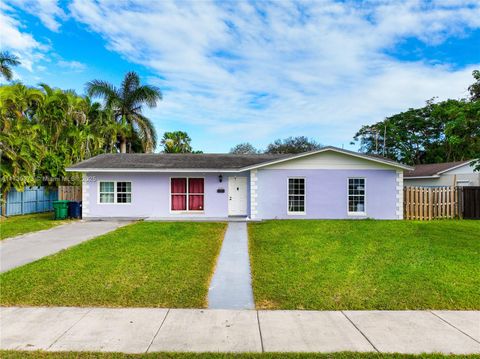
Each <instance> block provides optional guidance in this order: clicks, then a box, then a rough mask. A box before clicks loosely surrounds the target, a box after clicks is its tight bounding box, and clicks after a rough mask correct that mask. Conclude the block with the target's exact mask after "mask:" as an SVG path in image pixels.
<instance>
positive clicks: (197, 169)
mask: <svg viewBox="0 0 480 359" xmlns="http://www.w3.org/2000/svg"><path fill="white" fill-rule="evenodd" d="M65 171H67V172H82V173H86V172H105V173H112V172H136V173H139V172H164V173H166V172H212V173H218V172H230V173H238V172H243V171H244V170H243V169H234V168H225V169H218V168H75V167H68V168H66V169H65Z"/></svg>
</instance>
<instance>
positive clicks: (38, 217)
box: [0, 212, 66, 240]
mask: <svg viewBox="0 0 480 359" xmlns="http://www.w3.org/2000/svg"><path fill="white" fill-rule="evenodd" d="M65 222H66V221H54V220H53V213H52V212H45V213H35V214H27V215H23V216H12V217H8V218H5V217H1V218H0V240H2V239H6V238H10V237H14V236H18V235H20V234H24V233H29V232H36V231H40V230H42V229H49V228H52V227H55V226H58V225H59V224H63V223H65Z"/></svg>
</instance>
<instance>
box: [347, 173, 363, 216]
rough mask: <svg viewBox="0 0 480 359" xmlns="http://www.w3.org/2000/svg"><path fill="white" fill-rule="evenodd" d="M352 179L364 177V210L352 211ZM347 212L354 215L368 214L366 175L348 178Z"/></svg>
mask: <svg viewBox="0 0 480 359" xmlns="http://www.w3.org/2000/svg"><path fill="white" fill-rule="evenodd" d="M351 179H363V183H364V184H365V189H364V194H363V212H350V206H349V202H350V190H349V185H350V180H351ZM347 214H348V215H349V216H352V217H355V216H357V217H365V216H366V215H367V179H366V178H365V177H348V178H347Z"/></svg>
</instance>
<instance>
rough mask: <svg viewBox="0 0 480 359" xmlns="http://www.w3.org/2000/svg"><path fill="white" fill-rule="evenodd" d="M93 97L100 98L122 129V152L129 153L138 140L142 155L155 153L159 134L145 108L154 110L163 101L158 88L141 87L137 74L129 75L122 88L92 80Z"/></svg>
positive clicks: (120, 135)
mask: <svg viewBox="0 0 480 359" xmlns="http://www.w3.org/2000/svg"><path fill="white" fill-rule="evenodd" d="M86 88H87V93H88V95H89V96H90V97H100V98H102V99H103V100H104V104H105V108H107V109H110V110H111V111H112V113H113V116H114V118H115V121H116V122H117V123H119V124H121V125H122V131H120V132H119V136H118V137H119V143H120V152H122V153H126V152H127V142H130V145H131V144H132V142H133V141H134V139H135V138H138V139H140V141H141V143H142V146H143V151H144V152H152V151H153V150H154V149H155V147H156V145H157V134H156V132H155V128H154V126H153V124H152V122H151V121H150V120H149V119H148V118H147V117H145V116H144V115H143V114H142V106H144V105H147V106H148V107H150V108H152V107H155V106H156V105H157V102H158V101H160V100H161V99H162V93H161V91H160V89H158V88H157V87H155V86H150V85H141V84H140V78H139V76H138V74H136V73H135V72H128V73H127V74H126V75H125V78H124V79H123V81H122V84H121V85H120V87H119V88H117V87H115V86H114V85H112V84H110V83H108V82H106V81H102V80H93V81H90V82H89V83H87V86H86Z"/></svg>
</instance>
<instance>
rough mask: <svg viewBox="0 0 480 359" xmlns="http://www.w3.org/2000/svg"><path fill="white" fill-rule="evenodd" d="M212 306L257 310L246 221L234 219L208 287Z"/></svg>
mask: <svg viewBox="0 0 480 359" xmlns="http://www.w3.org/2000/svg"><path fill="white" fill-rule="evenodd" d="M208 308H210V309H254V308H255V304H254V302H253V290H252V280H251V276H250V257H249V255H248V233H247V223H246V222H245V221H244V222H242V223H235V222H231V223H228V228H227V231H226V233H225V239H224V240H223V244H222V249H221V251H220V256H219V258H218V262H217V266H216V268H215V273H214V274H213V278H212V281H211V283H210V288H209V290H208Z"/></svg>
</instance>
